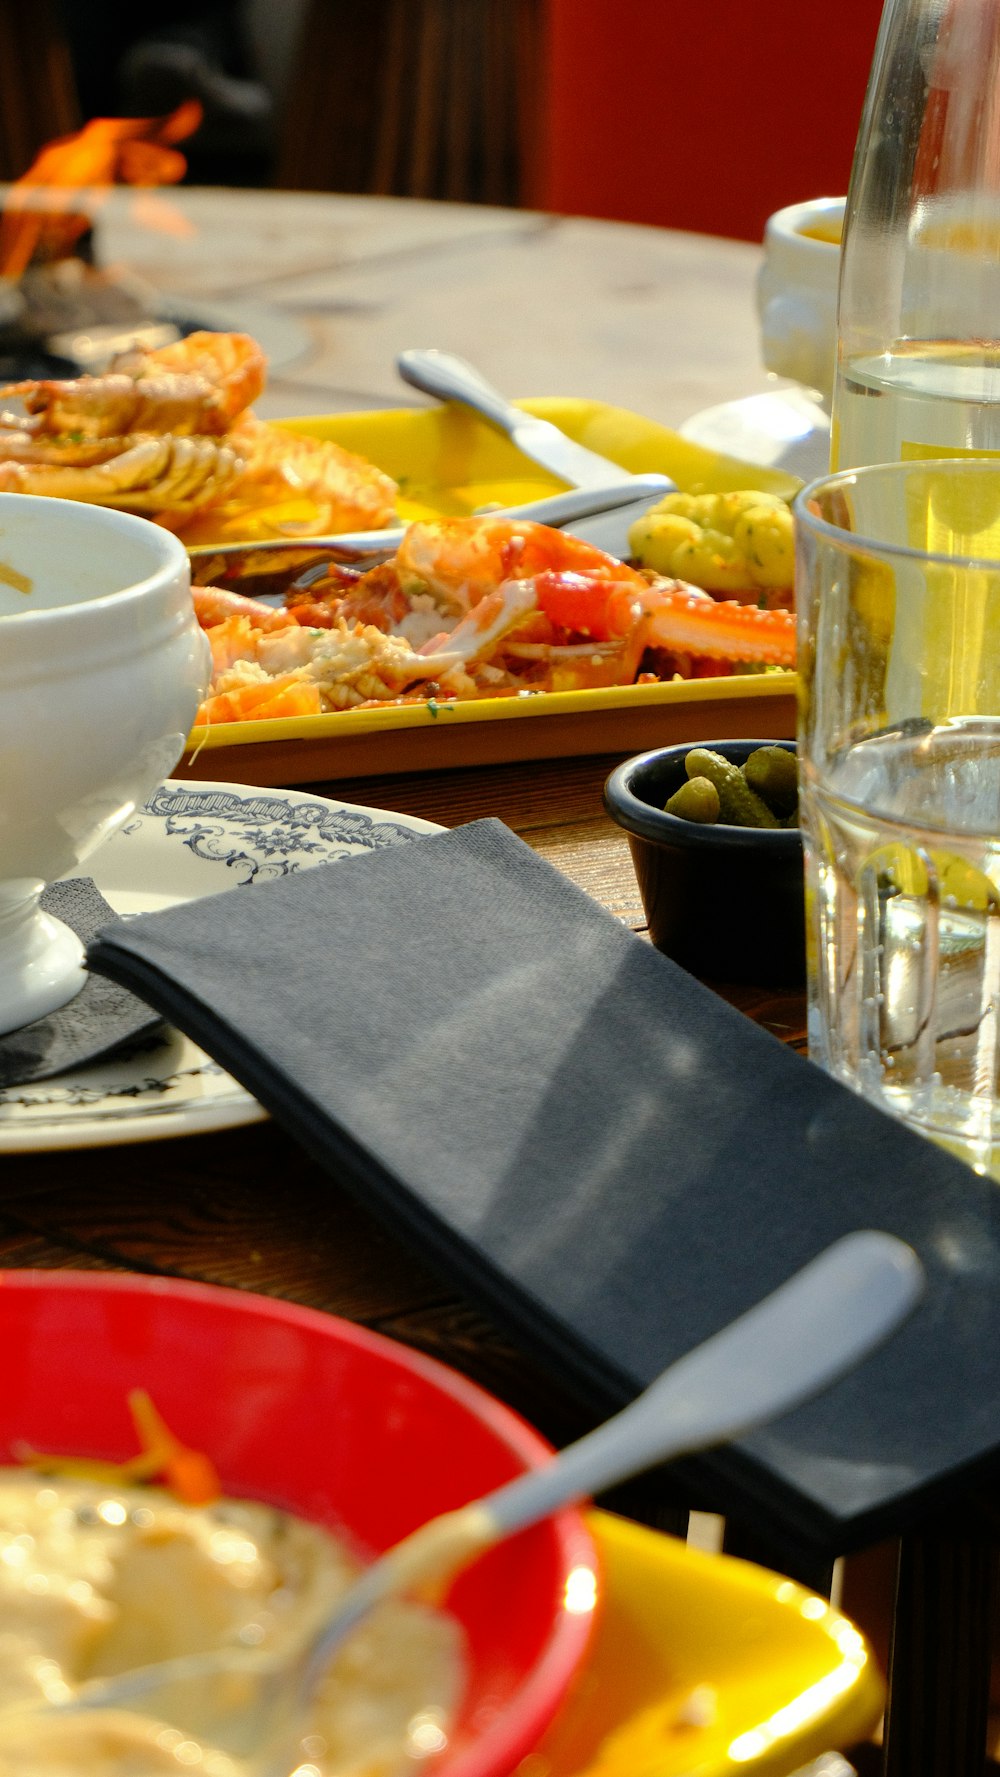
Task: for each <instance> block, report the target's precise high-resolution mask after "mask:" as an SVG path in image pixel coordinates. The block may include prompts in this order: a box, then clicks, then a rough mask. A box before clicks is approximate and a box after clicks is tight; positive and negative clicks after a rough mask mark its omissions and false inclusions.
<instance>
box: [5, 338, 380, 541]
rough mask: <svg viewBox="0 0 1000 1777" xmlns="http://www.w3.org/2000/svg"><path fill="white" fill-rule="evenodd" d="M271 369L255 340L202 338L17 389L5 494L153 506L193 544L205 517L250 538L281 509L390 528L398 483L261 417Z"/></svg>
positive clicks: (327, 524)
mask: <svg viewBox="0 0 1000 1777" xmlns="http://www.w3.org/2000/svg"><path fill="white" fill-rule="evenodd" d="M266 371H267V360H266V358H265V357H264V354H263V352H262V351H261V349H260V347H259V346H258V345H257V343H256V341H255V340H253V339H251V338H250V336H249V334H243V333H208V332H196V333H192V334H190V335H188V337H187V338H186V339H182V340H179V341H178V342H177V343H176V344H174V345H169V346H161V347H159V348H158V349H157V350H155V351H148V352H146V351H130V352H126V353H123V354H121V355H120V356H119V357H118V358H117V359H116V360H115V361H114V363H113V364H112V366H111V368H110V369H109V370H108V371H107V372H106V373H104V374H103V375H99V376H81V377H75V378H71V379H68V380H66V381H52V380H47V381H36V382H19V383H8V384H7V385H6V387H4V388H0V398H2V397H7V398H13V397H16V398H17V399H18V400H20V402H21V404H22V407H23V408H24V412H23V413H20V414H18V413H14V412H7V411H5V412H2V413H0V491H4V492H16V493H29V494H47V495H50V496H55V497H57V498H60V499H67V500H86V501H90V502H92V503H93V504H95V505H99V506H117V507H120V508H122V509H124V510H126V511H130V512H140V513H146V514H148V515H150V516H151V517H153V518H155V519H156V520H157V521H158V522H160V523H161V524H165V525H168V526H170V527H171V528H173V529H176V530H180V531H181V532H182V533H183V534H185V537H186V540H189V541H192V540H195V539H194V537H193V536H188V532H189V530H190V527H191V526H192V524H193V523H195V521H200V520H203V519H204V520H205V521H206V522H207V523H208V524H209V528H210V536H209V539H208V540H210V541H214V540H215V539H216V537H217V536H219V535H226V534H227V533H228V532H233V533H234V534H235V535H237V536H243V535H245V534H246V532H247V528H248V523H249V524H250V525H252V524H253V523H254V521H255V515H258V514H260V513H261V512H262V510H263V509H265V508H267V507H269V506H272V505H274V506H275V507H276V508H280V507H281V506H282V503H285V504H288V503H291V504H292V505H293V506H296V510H298V508H302V509H304V512H305V516H304V517H303V516H302V512H299V513H298V517H296V518H295V519H294V520H293V521H292V525H293V528H294V529H296V530H300V531H301V532H302V534H303V535H309V534H310V533H312V534H318V533H321V532H324V531H334V532H335V531H343V530H353V529H358V528H361V529H365V530H377V529H379V528H380V527H381V526H384V525H386V524H389V523H391V522H392V521H393V519H394V517H395V506H396V491H397V490H396V485H395V483H394V482H393V481H392V480H391V478H390V477H389V476H388V475H385V474H384V473H383V472H382V470H380V469H378V468H376V467H375V465H374V464H372V463H368V462H365V461H364V459H363V458H361V457H358V456H355V455H354V454H353V453H352V452H350V451H346V450H344V449H342V448H341V447H340V446H339V445H337V444H334V443H332V442H329V441H327V440H325V439H314V438H308V437H300V436H298V435H297V434H295V433H292V432H289V431H286V430H284V429H283V428H279V427H277V426H272V425H269V424H268V423H267V422H266V421H264V420H259V419H258V418H257V417H256V415H255V414H253V413H252V412H251V404H252V403H253V402H254V401H255V400H256V399H257V397H258V396H259V395H260V394H261V392H262V391H263V388H264V384H265V378H266ZM296 503H297V505H296ZM261 522H263V521H261ZM273 528H274V531H275V532H276V533H277V534H280V533H281V532H282V530H283V528H285V527H284V526H283V523H282V520H281V518H280V516H279V517H278V518H277V520H276V522H275V524H274V527H273Z"/></svg>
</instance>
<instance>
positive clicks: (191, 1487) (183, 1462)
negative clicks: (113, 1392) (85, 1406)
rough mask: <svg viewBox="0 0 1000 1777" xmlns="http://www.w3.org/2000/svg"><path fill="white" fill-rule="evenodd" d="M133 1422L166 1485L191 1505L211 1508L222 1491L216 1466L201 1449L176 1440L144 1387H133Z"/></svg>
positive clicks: (129, 1399) (129, 1400)
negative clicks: (208, 1505)
mask: <svg viewBox="0 0 1000 1777" xmlns="http://www.w3.org/2000/svg"><path fill="white" fill-rule="evenodd" d="M128 1406H129V1412H130V1413H131V1415H132V1423H133V1425H134V1426H135V1429H136V1431H137V1432H138V1434H139V1441H140V1443H141V1444H142V1445H143V1448H144V1451H145V1454H146V1455H147V1456H148V1457H150V1458H154V1457H155V1458H156V1460H157V1468H156V1470H155V1471H154V1472H155V1473H157V1474H159V1475H160V1477H161V1479H162V1480H163V1482H164V1485H165V1486H167V1487H168V1488H169V1489H170V1492H171V1493H172V1494H174V1496H175V1497H176V1498H177V1499H181V1500H184V1502H185V1503H186V1504H187V1505H193V1506H194V1505H198V1506H200V1505H207V1504H208V1503H209V1501H210V1500H213V1499H218V1498H219V1495H220V1494H221V1492H222V1487H221V1485H220V1482H219V1477H218V1474H217V1472H216V1469H215V1465H214V1463H213V1462H212V1461H211V1460H210V1459H209V1457H207V1456H206V1455H205V1454H204V1452H203V1451H201V1450H191V1449H189V1447H188V1446H187V1445H186V1444H182V1443H181V1441H180V1439H179V1438H176V1437H175V1436H174V1434H173V1432H172V1431H171V1430H170V1427H169V1426H168V1425H167V1424H166V1422H165V1420H164V1419H163V1418H162V1416H161V1415H160V1414H159V1413H158V1412H157V1410H156V1408H155V1407H154V1405H153V1403H152V1401H151V1399H150V1397H149V1395H148V1394H147V1393H146V1390H145V1389H144V1388H133V1390H132V1392H131V1394H130V1395H129V1397H128Z"/></svg>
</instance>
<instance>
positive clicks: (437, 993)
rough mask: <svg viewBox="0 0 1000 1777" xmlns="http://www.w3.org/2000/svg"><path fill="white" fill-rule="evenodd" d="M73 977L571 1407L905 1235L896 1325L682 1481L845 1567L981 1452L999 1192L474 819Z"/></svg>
mask: <svg viewBox="0 0 1000 1777" xmlns="http://www.w3.org/2000/svg"><path fill="white" fill-rule="evenodd" d="M90 962H91V966H92V967H93V968H95V969H98V970H101V971H104V972H106V973H108V974H110V975H111V976H112V977H114V978H115V979H117V980H120V981H122V982H124V983H126V984H127V985H129V986H131V987H133V988H134V989H135V990H136V991H137V992H139V993H141V994H142V995H143V996H144V997H145V998H147V999H148V1000H149V1002H150V1004H152V1005H155V1006H156V1007H157V1008H158V1009H159V1010H160V1011H161V1012H163V1013H164V1014H165V1015H167V1016H168V1017H169V1018H170V1021H171V1023H173V1024H175V1025H178V1026H179V1027H180V1028H181V1029H182V1030H184V1031H186V1032H188V1033H189V1035H190V1036H192V1037H193V1038H194V1039H195V1041H196V1042H198V1043H200V1044H201V1045H202V1047H203V1048H205V1049H207V1050H208V1052H209V1053H210V1054H211V1055H213V1056H214V1057H215V1058H216V1060H217V1061H219V1062H220V1063H221V1064H222V1065H223V1066H224V1067H225V1068H226V1069H227V1071H228V1072H230V1073H232V1074H234V1075H235V1076H236V1078H237V1079H238V1080H240V1081H241V1083H242V1084H243V1085H244V1086H245V1087H247V1088H248V1089H249V1090H250V1091H251V1092H252V1093H253V1094H254V1096H255V1097H256V1098H258V1099H259V1100H260V1101H261V1102H262V1103H263V1104H264V1105H266V1106H267V1108H268V1109H269V1110H270V1111H271V1112H272V1114H273V1115H274V1117H275V1118H276V1119H277V1120H279V1121H280V1122H282V1123H283V1124H284V1125H285V1127H286V1128H287V1129H289V1130H290V1131H291V1133H292V1134H293V1135H294V1136H296V1137H297V1138H298V1139H299V1140H300V1141H301V1142H302V1144H303V1146H304V1147H306V1148H307V1149H308V1150H309V1151H310V1152H311V1153H312V1154H313V1155H315V1156H316V1157H317V1158H318V1160H319V1161H320V1162H321V1164H323V1165H325V1166H326V1167H327V1168H328V1170H329V1171H330V1172H331V1173H332V1174H333V1175H335V1177H336V1178H337V1179H338V1181H339V1182H341V1183H343V1184H344V1185H346V1186H348V1187H349V1188H351V1189H353V1190H354V1191H356V1192H357V1193H358V1195H359V1197H360V1198H361V1199H362V1201H364V1202H365V1203H366V1204H367V1205H368V1206H369V1207H370V1208H371V1209H373V1210H374V1211H376V1212H377V1213H380V1214H381V1215H382V1216H384V1217H385V1218H386V1219H387V1220H388V1221H389V1223H390V1224H391V1225H392V1226H393V1227H394V1228H395V1229H396V1231H397V1232H400V1233H403V1234H406V1235H408V1236H409V1237H410V1238H411V1239H412V1240H413V1242H414V1243H415V1245H416V1246H418V1248H419V1250H420V1251H421V1252H422V1253H423V1254H424V1256H425V1257H426V1258H428V1259H430V1260H431V1261H432V1262H433V1263H436V1265H437V1267H438V1269H439V1271H441V1272H442V1273H443V1274H444V1275H446V1276H447V1277H448V1278H449V1279H450V1280H451V1281H452V1283H453V1284H457V1285H458V1286H459V1287H461V1288H463V1289H465V1290H466V1291H467V1293H468V1294H470V1295H472V1296H474V1297H476V1298H478V1299H479V1300H480V1301H481V1302H483V1303H484V1304H485V1305H486V1306H487V1307H488V1309H489V1310H490V1312H491V1313H492V1314H493V1315H494V1317H495V1318H496V1319H498V1320H499V1321H500V1322H501V1323H505V1324H506V1325H507V1326H509V1327H510V1328H511V1329H512V1330H513V1331H514V1332H515V1333H516V1334H517V1336H519V1337H520V1338H521V1339H522V1340H523V1341H525V1342H526V1343H527V1344H528V1345H529V1346H530V1348H531V1349H532V1350H533V1351H534V1352H535V1353H536V1354H537V1355H538V1356H539V1357H541V1358H542V1359H543V1360H544V1361H546V1362H547V1363H548V1364H549V1365H550V1366H551V1367H553V1368H554V1369H555V1370H556V1371H557V1373H558V1374H560V1375H561V1376H562V1377H563V1378H564V1380H565V1383H566V1385H567V1386H572V1387H574V1388H575V1389H576V1390H577V1391H578V1392H579V1393H580V1394H582V1395H584V1396H585V1397H588V1398H589V1399H590V1400H591V1402H592V1403H594V1404H595V1405H598V1406H599V1407H601V1408H604V1409H606V1410H610V1409H612V1408H614V1407H616V1406H620V1405H621V1404H623V1402H624V1401H625V1400H627V1399H628V1398H629V1397H630V1396H631V1395H633V1394H634V1393H635V1392H636V1391H637V1390H638V1389H639V1388H641V1387H642V1386H644V1385H645V1384H646V1383H647V1382H649V1381H650V1380H652V1378H653V1377H654V1376H655V1375H656V1374H657V1373H658V1372H659V1371H660V1370H661V1369H662V1368H663V1367H664V1366H665V1365H666V1364H667V1363H669V1362H670V1361H671V1360H672V1359H674V1358H676V1357H678V1356H679V1355H680V1354H681V1353H682V1352H684V1351H685V1350H687V1349H688V1348H690V1347H691V1346H692V1345H694V1344H696V1343H698V1341H700V1340H701V1339H703V1338H705V1337H707V1335H708V1334H709V1333H711V1332H713V1331H715V1330H716V1329H717V1328H718V1327H720V1326H721V1325H723V1324H724V1323H725V1322H726V1321H728V1320H729V1319H731V1318H732V1317H733V1316H735V1315H736V1314H738V1313H739V1312H741V1311H742V1310H743V1309H745V1308H747V1307H749V1306H750V1305H751V1303H753V1302H755V1301H756V1300H758V1299H759V1298H760V1297H761V1296H762V1295H764V1294H765V1293H766V1292H767V1291H768V1290H770V1289H773V1288H774V1287H775V1286H776V1285H777V1284H778V1283H780V1282H781V1281H783V1280H784V1279H785V1278H786V1277H787V1276H788V1275H789V1274H790V1273H791V1272H792V1271H794V1270H795V1269H797V1267H798V1266H800V1265H802V1264H803V1263H805V1261H806V1260H807V1259H809V1258H811V1257H812V1256H814V1255H815V1254H816V1253H817V1252H818V1251H819V1250H820V1249H821V1248H822V1247H824V1246H826V1245H827V1244H829V1243H830V1242H831V1241H833V1240H835V1239H836V1238H837V1237H838V1236H839V1235H841V1234H844V1233H846V1232H848V1231H850V1230H852V1229H855V1228H864V1227H882V1228H886V1229H888V1230H889V1231H890V1232H893V1233H896V1234H899V1235H900V1236H902V1238H904V1239H906V1240H909V1241H911V1243H912V1244H913V1245H914V1246H915V1247H916V1249H917V1251H918V1252H919V1254H920V1256H921V1259H922V1260H923V1262H924V1265H925V1267H926V1270H927V1273H928V1277H929V1280H930V1287H929V1293H928V1298H927V1301H926V1302H925V1304H923V1305H922V1306H921V1307H920V1308H919V1309H918V1310H917V1312H916V1314H914V1316H913V1317H912V1319H911V1320H910V1322H908V1324H907V1325H906V1326H905V1327H904V1328H903V1329H902V1331H901V1332H900V1333H899V1334H898V1335H897V1336H896V1337H895V1338H894V1339H893V1340H891V1341H890V1342H889V1343H888V1344H887V1345H886V1346H885V1347H883V1348H882V1349H881V1350H879V1351H877V1352H876V1353H875V1354H874V1355H873V1356H872V1357H870V1358H869V1359H868V1360H867V1361H866V1362H865V1363H864V1364H863V1365H862V1366H861V1368H860V1369H859V1370H858V1371H857V1372H856V1373H855V1374H854V1375H852V1376H850V1377H848V1378H846V1379H845V1380H844V1381H842V1382H840V1383H838V1384H837V1386H836V1387H835V1388H833V1389H832V1390H830V1391H829V1393H828V1394H827V1395H826V1396H824V1397H823V1399H822V1400H820V1401H817V1402H815V1403H811V1404H809V1405H807V1406H805V1407H802V1408H800V1409H798V1410H797V1411H796V1412H795V1413H794V1414H791V1415H789V1416H787V1417H786V1418H785V1419H783V1420H782V1421H781V1422H780V1424H778V1425H776V1426H774V1427H772V1428H770V1429H768V1430H765V1431H762V1432H759V1433H757V1434H755V1435H754V1436H753V1437H752V1438H748V1439H746V1440H744V1441H742V1442H741V1443H740V1444H739V1445H738V1446H737V1447H736V1448H734V1449H729V1450H723V1451H718V1452H715V1453H712V1454H711V1455H706V1456H704V1457H702V1458H698V1459H697V1461H693V1462H692V1463H691V1464H690V1465H689V1466H688V1474H689V1476H691V1477H693V1478H695V1479H696V1480H697V1482H698V1484H699V1487H700V1489H701V1492H702V1497H703V1498H704V1499H706V1500H707V1501H708V1502H709V1503H712V1504H714V1506H715V1508H716V1509H718V1510H724V1511H729V1512H732V1513H734V1514H735V1515H736V1516H738V1517H742V1518H743V1519H744V1520H746V1519H748V1518H749V1519H750V1520H751V1521H752V1522H754V1523H755V1524H757V1525H761V1523H762V1522H763V1523H766V1522H767V1521H768V1519H769V1518H770V1520H771V1522H772V1524H775V1523H777V1524H780V1525H782V1526H783V1527H784V1529H785V1530H786V1531H787V1530H788V1529H789V1527H792V1528H794V1530H795V1532H796V1535H798V1536H801V1537H802V1539H803V1541H805V1542H809V1543H811V1545H812V1546H814V1547H815V1546H816V1544H817V1543H818V1544H820V1545H826V1546H828V1547H830V1548H832V1549H833V1550H835V1551H836V1550H841V1551H842V1550H843V1549H845V1548H847V1547H850V1546H851V1544H852V1542H856V1541H861V1540H868V1539H869V1538H870V1537H872V1536H874V1535H879V1534H889V1533H890V1531H892V1530H893V1529H898V1528H899V1524H900V1522H901V1520H902V1519H903V1518H904V1517H905V1516H906V1515H907V1514H908V1513H909V1514H911V1515H915V1514H916V1512H917V1510H918V1509H919V1502H920V1501H921V1499H923V1498H925V1497H926V1496H927V1495H929V1494H931V1493H932V1492H933V1491H934V1490H935V1489H938V1488H939V1487H940V1486H941V1484H942V1482H943V1480H944V1479H945V1478H946V1477H947V1476H949V1475H950V1474H953V1473H955V1474H958V1473H965V1472H966V1471H967V1469H968V1466H969V1465H970V1464H971V1463H972V1462H974V1461H976V1460H985V1459H986V1458H987V1457H988V1456H989V1455H990V1454H991V1453H993V1452H994V1451H996V1452H997V1454H998V1455H1000V1370H998V1368H997V1365H996V1360H995V1353H996V1350H997V1349H998V1347H1000V1192H998V1191H997V1188H996V1186H995V1184H993V1183H992V1181H990V1180H988V1179H981V1178H979V1177H977V1175H976V1174H974V1173H973V1172H971V1171H970V1170H969V1169H968V1168H967V1167H965V1166H963V1165H962V1164H960V1162H958V1161H957V1160H955V1159H953V1158H952V1157H951V1156H950V1155H948V1154H947V1153H945V1152H944V1151H943V1150H942V1149H940V1148H938V1147H937V1146H935V1145H934V1144H933V1143H931V1142H929V1141H927V1140H925V1139H924V1138H923V1137H922V1136H919V1135H916V1134H914V1133H912V1132H911V1131H910V1130H908V1129H906V1128H904V1127H903V1125H902V1124H901V1123H899V1122H897V1121H895V1120H894V1119H892V1118H889V1117H887V1116H885V1115H883V1114H882V1113H881V1112H880V1111H878V1110H876V1109H874V1108H873V1107H872V1106H871V1105H869V1104H867V1103H866V1102H865V1101H864V1100H863V1099H861V1098H860V1097H859V1096H858V1095H857V1094H856V1093H854V1092H851V1091H848V1090H847V1089H846V1088H845V1087H843V1086H841V1085H839V1084H838V1083H837V1082H836V1081H834V1080H833V1079H831V1078H830V1077H829V1076H828V1075H826V1074H825V1073H823V1072H822V1071H821V1070H820V1069H819V1068H817V1067H815V1066H813V1065H812V1064H811V1063H810V1062H808V1061H806V1060H804V1059H802V1058H801V1057H800V1056H797V1055H795V1054H794V1053H793V1052H792V1051H791V1050H789V1049H788V1048H787V1047H785V1045H783V1044H782V1043H780V1042H778V1040H777V1039H776V1038H775V1037H773V1036H771V1035H769V1034H768V1033H767V1032H766V1031H764V1030H762V1029H760V1028H759V1027H758V1026H756V1025H754V1024H752V1023H751V1022H750V1020H749V1019H747V1018H745V1017H743V1015H742V1014H741V1013H739V1012H737V1011H735V1010H734V1009H733V1008H732V1007H731V1006H729V1005H727V1004H726V1003H725V1002H724V1001H723V1000H722V999H721V998H719V997H718V996H717V995H716V994H714V993H712V992H710V991H709V990H708V989H707V988H705V987H703V986H702V985H701V984H700V983H699V982H697V981H696V980H694V979H693V978H692V977H691V976H690V975H686V974H685V973H684V972H683V970H681V969H679V968H678V967H677V966H676V965H675V964H673V963H672V962H670V961H669V960H668V959H667V958H666V957H664V956H661V955H660V954H659V953H658V952H657V951H655V950H654V949H653V948H652V947H651V946H650V945H648V944H645V943H643V942H642V941H641V940H640V939H638V938H636V937H635V936H634V935H633V934H632V933H631V932H629V931H628V930H626V929H625V927H624V926H622V925H621V924H620V923H619V922H618V921H617V920H615V919H614V918H612V917H611V915H610V914H608V913H606V912H605V911H604V910H603V909H602V908H600V907H598V906H597V905H596V904H595V903H594V902H593V901H592V900H591V899H590V898H589V896H587V895H585V894H584V893H583V892H582V891H581V890H579V889H577V888H576V887H575V886H574V885H573V884H572V883H570V882H568V881H567V879H566V878H565V877H564V876H562V875H561V874H560V873H559V872H558V871H556V870H554V869H552V868H551V867H550V866H549V865H548V864H547V863H546V862H545V861H544V860H543V859H541V858H539V857H538V856H537V855H536V854H535V853H534V852H532V851H531V849H530V848H529V847H528V846H527V845H525V844H524V843H523V842H522V841H521V840H519V839H517V838H516V837H515V836H514V835H513V834H512V833H510V832H509V831H508V830H507V829H506V828H505V827H504V826H503V825H502V824H501V823H500V822H498V821H479V822H473V823H471V824H470V825H468V826H465V827H460V828H456V829H454V830H453V831H451V832H448V833H442V834H435V835H431V836H428V837H425V838H420V839H418V840H416V841H414V843H413V844H411V845H405V846H394V847H392V848H390V849H387V850H385V851H382V852H378V853H373V854H370V855H368V856H365V857H361V858H357V859H352V860H351V862H350V863H349V864H344V863H334V864H331V865H323V866H320V867H318V868H316V869H314V870H308V871H303V872H302V873H301V874H298V875H295V876H290V877H286V878H285V879H283V880H281V881H277V882H274V883H269V884H265V885H264V886H262V887H259V888H256V889H255V890H254V893H253V894H252V895H243V894H226V895H219V896H216V897H214V898H212V899H210V900H205V901H199V902H192V903H190V904H188V905H187V906H184V907H176V908H170V909H167V910H166V911H164V912H162V913H153V914H145V915H141V916H139V917H138V918H136V919H134V920H129V921H127V922H121V923H119V924H117V925H114V926H111V927H108V928H106V929H105V930H104V931H103V932H102V933H101V935H100V937H99V938H98V939H97V940H96V942H95V943H94V944H93V945H92V946H91V950H90Z"/></svg>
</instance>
